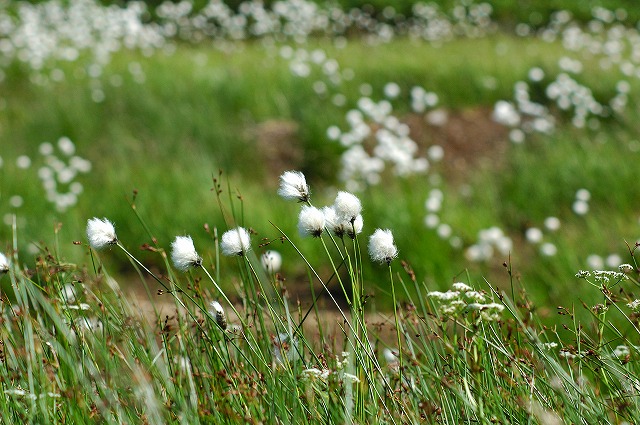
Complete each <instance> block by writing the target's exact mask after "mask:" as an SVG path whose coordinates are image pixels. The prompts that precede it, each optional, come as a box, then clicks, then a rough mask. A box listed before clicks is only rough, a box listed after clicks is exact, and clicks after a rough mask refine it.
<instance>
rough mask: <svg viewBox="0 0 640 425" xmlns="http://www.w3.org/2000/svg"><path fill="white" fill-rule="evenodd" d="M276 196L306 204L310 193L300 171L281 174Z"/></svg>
mask: <svg viewBox="0 0 640 425" xmlns="http://www.w3.org/2000/svg"><path fill="white" fill-rule="evenodd" d="M278 195H280V196H282V197H283V198H284V199H287V200H295V201H298V202H308V201H309V196H310V191H309V186H308V185H307V180H306V179H305V177H304V174H302V173H301V172H300V171H285V172H284V173H282V175H281V176H280V188H279V189H278Z"/></svg>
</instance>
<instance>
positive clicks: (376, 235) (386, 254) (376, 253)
mask: <svg viewBox="0 0 640 425" xmlns="http://www.w3.org/2000/svg"><path fill="white" fill-rule="evenodd" d="M369 255H370V256H371V259H372V260H373V261H378V262H380V263H387V264H389V263H391V260H393V259H394V258H396V257H397V256H398V248H397V247H396V246H395V244H394V243H393V234H391V230H389V229H385V230H382V229H376V231H375V232H373V235H371V237H370V238H369Z"/></svg>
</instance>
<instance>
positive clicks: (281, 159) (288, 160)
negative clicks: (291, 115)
mask: <svg viewBox="0 0 640 425" xmlns="http://www.w3.org/2000/svg"><path fill="white" fill-rule="evenodd" d="M250 136H252V138H254V139H255V141H256V147H257V150H258V155H259V156H260V159H261V160H262V165H263V166H264V170H265V172H266V173H267V178H268V179H269V181H274V180H275V181H277V179H278V177H279V176H280V174H281V173H282V172H283V171H285V170H294V169H299V168H300V167H301V166H302V162H303V159H304V151H303V149H302V144H301V143H300V139H299V137H298V124H297V123H296V122H294V121H288V120H268V121H265V122H262V123H260V124H258V125H256V127H255V128H254V129H253V130H252V131H251V134H250Z"/></svg>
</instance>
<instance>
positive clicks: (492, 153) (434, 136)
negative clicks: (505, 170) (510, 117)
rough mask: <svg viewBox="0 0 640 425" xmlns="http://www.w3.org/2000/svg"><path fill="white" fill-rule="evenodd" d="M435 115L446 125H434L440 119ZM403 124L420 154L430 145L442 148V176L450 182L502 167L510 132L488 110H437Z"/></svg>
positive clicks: (489, 109) (406, 118) (413, 117)
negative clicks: (409, 132)
mask: <svg viewBox="0 0 640 425" xmlns="http://www.w3.org/2000/svg"><path fill="white" fill-rule="evenodd" d="M435 114H438V115H442V114H445V115H446V121H443V122H442V123H436V121H440V118H441V116H435ZM430 118H435V119H431V121H432V123H430V122H429V121H430ZM404 122H406V123H407V124H408V125H409V127H410V129H411V136H412V137H413V139H414V140H415V141H416V142H417V143H418V145H419V146H420V149H421V151H424V152H426V149H427V148H428V147H429V146H432V145H440V146H442V148H443V149H444V158H443V166H444V172H445V174H446V176H447V178H451V179H452V180H453V181H459V179H460V178H463V179H464V178H465V177H468V176H469V173H470V171H473V170H474V169H476V168H477V167H483V166H486V165H489V166H492V167H495V166H500V165H501V164H504V159H505V158H506V152H507V149H508V147H509V141H508V132H509V130H508V129H507V128H506V127H504V126H503V125H501V124H498V123H497V122H495V121H494V120H493V118H492V109H491V108H487V107H479V108H470V109H464V110H460V111H447V110H444V109H440V110H437V111H435V112H432V113H431V115H427V116H426V117H425V116H423V115H418V114H412V115H410V116H408V117H405V119H404Z"/></svg>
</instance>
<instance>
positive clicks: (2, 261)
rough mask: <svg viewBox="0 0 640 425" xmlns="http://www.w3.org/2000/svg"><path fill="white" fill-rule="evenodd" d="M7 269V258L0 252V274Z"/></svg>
mask: <svg viewBox="0 0 640 425" xmlns="http://www.w3.org/2000/svg"><path fill="white" fill-rule="evenodd" d="M8 271H9V260H8V259H7V257H6V256H5V255H4V254H3V253H1V252H0V275H2V274H4V273H7V272H8Z"/></svg>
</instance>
